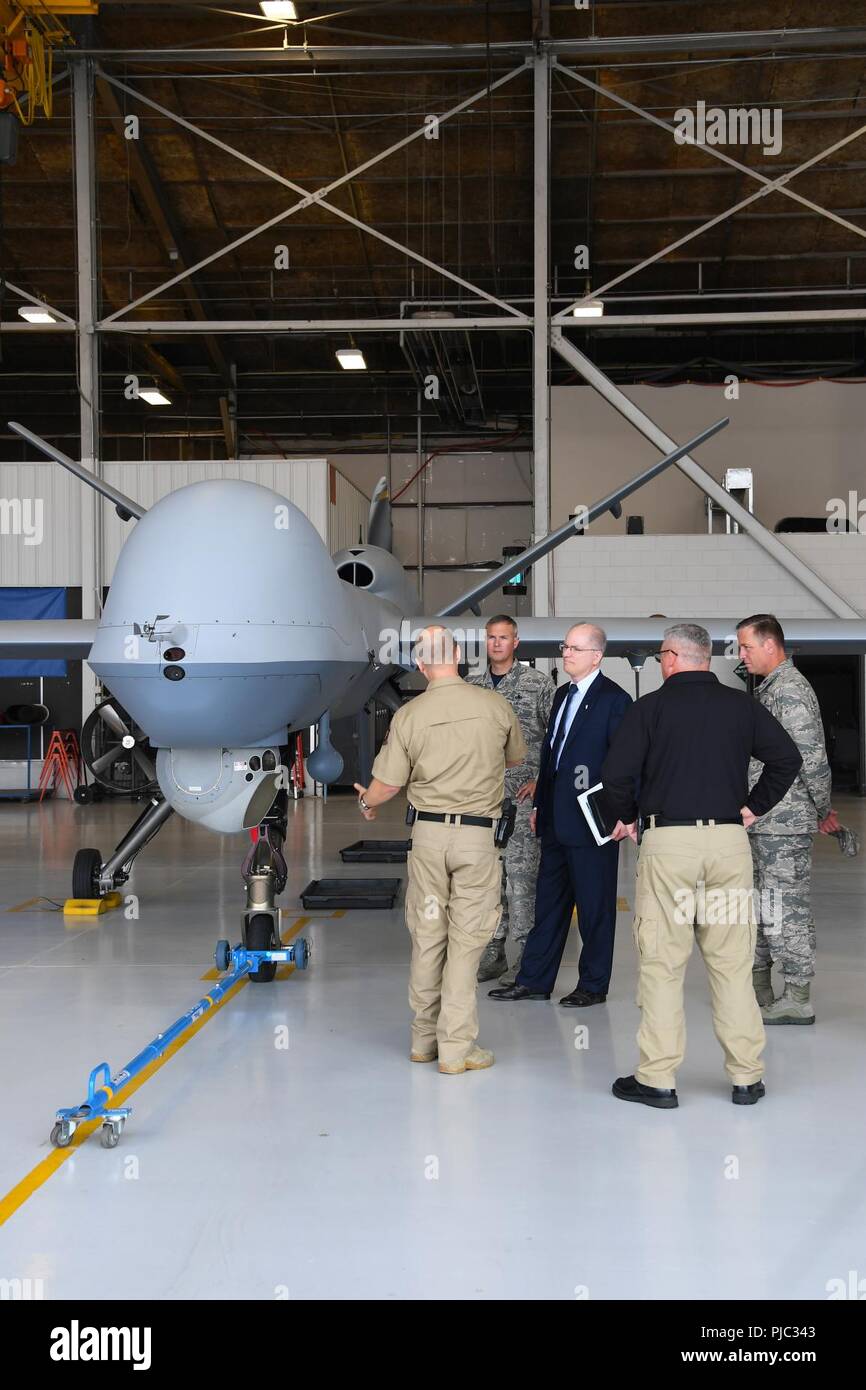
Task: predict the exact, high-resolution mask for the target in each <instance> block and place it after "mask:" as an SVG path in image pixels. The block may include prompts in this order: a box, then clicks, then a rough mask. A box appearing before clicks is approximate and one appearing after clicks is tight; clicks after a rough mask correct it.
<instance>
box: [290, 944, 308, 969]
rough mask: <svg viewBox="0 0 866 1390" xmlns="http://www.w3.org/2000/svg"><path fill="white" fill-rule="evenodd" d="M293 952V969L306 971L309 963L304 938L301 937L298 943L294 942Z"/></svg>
mask: <svg viewBox="0 0 866 1390" xmlns="http://www.w3.org/2000/svg"><path fill="white" fill-rule="evenodd" d="M294 952H295V953H294V956H293V960H294V962H295V969H296V970H306V968H307V965H308V964H309V961H310V947H309V945H308V943H307V939H306V937H304V936H302V937H301V938H300V940H299V941H296V942H295V947H294Z"/></svg>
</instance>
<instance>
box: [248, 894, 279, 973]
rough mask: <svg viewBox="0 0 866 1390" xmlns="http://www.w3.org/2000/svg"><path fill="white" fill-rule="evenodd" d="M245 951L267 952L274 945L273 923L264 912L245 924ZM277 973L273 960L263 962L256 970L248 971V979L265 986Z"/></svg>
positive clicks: (258, 913)
mask: <svg viewBox="0 0 866 1390" xmlns="http://www.w3.org/2000/svg"><path fill="white" fill-rule="evenodd" d="M246 945H247V950H248V951H269V950H271V948H272V947H273V946H275V945H276V942H275V941H274V922H273V918H272V917H269V916H268V915H267V913H266V912H257V913H256V915H255V917H251V918H250V920H249V921H248V922H247V942H246ZM276 973H277V963H276V961H274V960H264V961H262V963H261V965H260V966H259V968H258V970H251V971H250V979H251V980H252V981H253V983H254V984H257V985H267V984H270V982H271V980H272V979H273V978H274V976H275V975H276Z"/></svg>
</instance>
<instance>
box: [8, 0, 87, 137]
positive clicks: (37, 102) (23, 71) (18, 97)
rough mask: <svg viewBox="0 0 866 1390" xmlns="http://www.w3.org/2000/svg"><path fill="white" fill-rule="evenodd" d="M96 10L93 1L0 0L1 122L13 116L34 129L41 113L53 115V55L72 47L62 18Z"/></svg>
mask: <svg viewBox="0 0 866 1390" xmlns="http://www.w3.org/2000/svg"><path fill="white" fill-rule="evenodd" d="M97 11H98V6H97V5H95V4H93V3H91V0H0V39H2V44H3V75H2V77H0V115H3V117H4V123H6V124H8V123H9V121H10V120H11V119H12V118H14V117H17V119H18V120H19V121H20V122H21V124H22V125H32V123H33V121H34V120H35V119H36V117H37V116H38V115H40V114H41V115H44V116H48V117H50V116H51V110H52V100H51V98H52V76H53V71H52V69H53V60H54V52H55V50H56V49H58V48H64V47H69V46H71V45H73V44H74V43H75V39H74V38H73V35H72V34H71V33H70V31H69V28H68V27H67V25H66V24H64V22H63V19H62V18H61V16H62V15H86V14H96V13H97ZM13 145H14V137H13ZM13 153H14V151H13Z"/></svg>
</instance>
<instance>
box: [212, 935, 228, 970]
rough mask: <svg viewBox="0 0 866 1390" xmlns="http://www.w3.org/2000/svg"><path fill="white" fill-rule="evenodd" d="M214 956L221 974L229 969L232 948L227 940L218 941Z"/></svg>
mask: <svg viewBox="0 0 866 1390" xmlns="http://www.w3.org/2000/svg"><path fill="white" fill-rule="evenodd" d="M213 958H214V962H215V963H216V968H217V970H219V972H220V974H223V973H224V972H225V971H226V970H228V968H229V966H230V965H231V963H232V948H231V946H230V945H229V943H228V942H227V941H218V942H217V944H216V950H215V951H214V953H213Z"/></svg>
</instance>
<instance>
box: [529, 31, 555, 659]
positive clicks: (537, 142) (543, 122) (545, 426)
mask: <svg viewBox="0 0 866 1390" xmlns="http://www.w3.org/2000/svg"><path fill="white" fill-rule="evenodd" d="M533 79H534V86H533V90H534V137H535V138H534V156H533V198H534V208H535V212H534V256H535V279H534V285H533V295H534V322H535V327H534V330H533V335H532V452H533V498H532V505H533V510H532V531H533V536H532V539H533V541H540V540H541V539H542V537H544V536H546V535H547V533H548V531H549V530H550V346H549V341H548V339H549V332H550V299H549V292H550V287H549V271H548V262H549V255H550V252H549V223H548V218H549V206H550V204H549V178H548V173H549V164H550V123H549V94H550V59H549V57H548V56H547V54H546V53H540V54H538V55H537V56H536V57H535V58H534V59H533ZM550 565H551V560H550V558H549V557H545V559H543V560H541V561H539V563H538V564H537V565H535V566H534V568H533V571H532V612H533V616H534V617H537V618H546V617H548V616H549V614H550ZM539 664H540V665H542V667H543V669H545V670H547V669H548V668H549V662H547V661H545V662H543V663H539Z"/></svg>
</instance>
